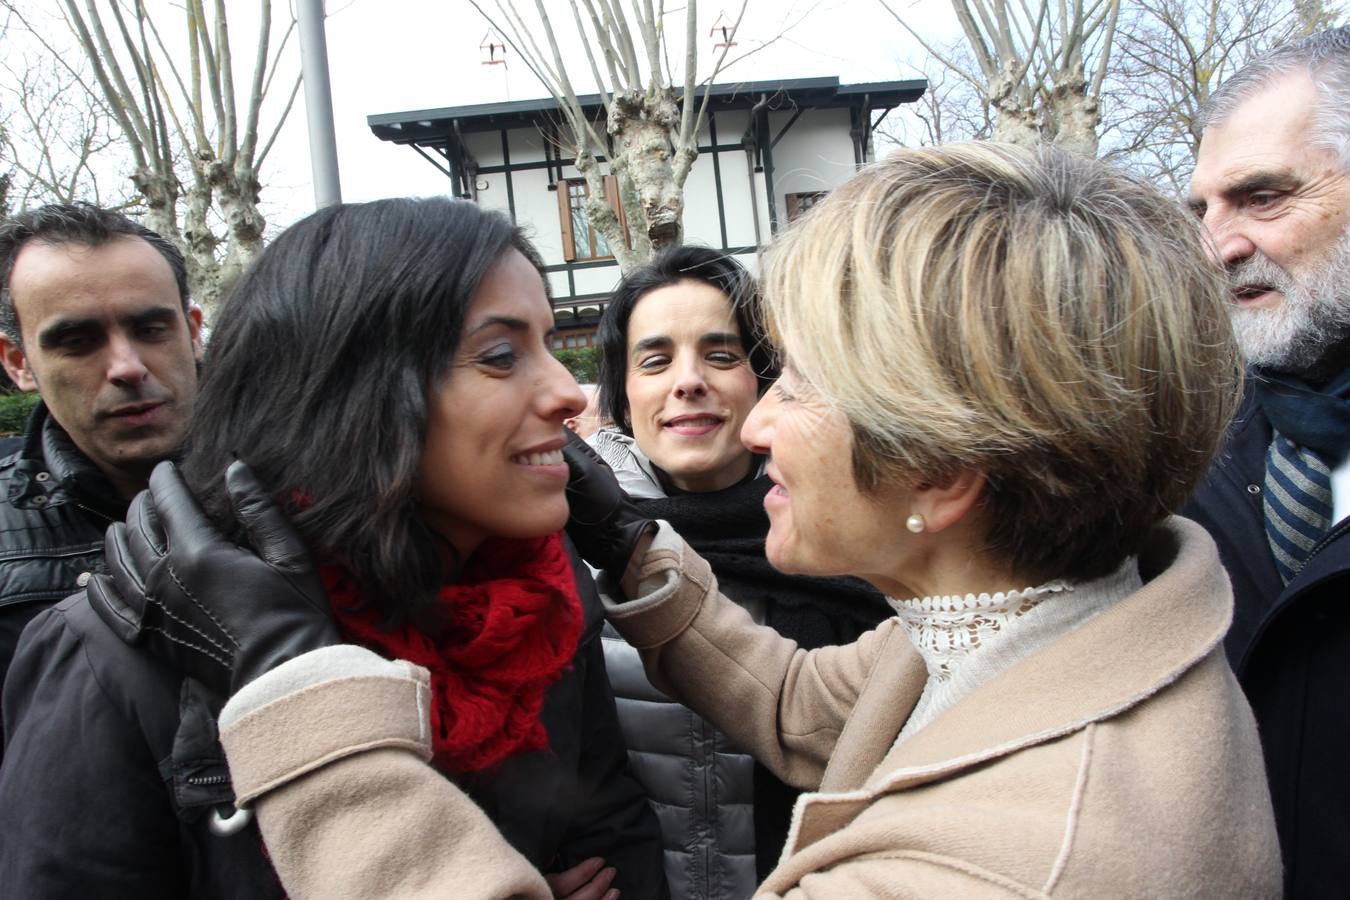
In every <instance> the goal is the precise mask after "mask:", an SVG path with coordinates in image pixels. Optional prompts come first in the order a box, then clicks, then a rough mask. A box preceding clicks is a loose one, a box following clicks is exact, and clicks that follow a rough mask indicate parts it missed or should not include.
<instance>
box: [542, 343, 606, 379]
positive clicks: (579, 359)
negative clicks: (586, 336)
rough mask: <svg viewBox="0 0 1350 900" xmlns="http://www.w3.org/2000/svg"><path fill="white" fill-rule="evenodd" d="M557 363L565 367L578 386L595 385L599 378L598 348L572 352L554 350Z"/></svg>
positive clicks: (585, 348)
mask: <svg viewBox="0 0 1350 900" xmlns="http://www.w3.org/2000/svg"><path fill="white" fill-rule="evenodd" d="M553 355H554V356H555V357H557V358H558V362H560V363H562V364H563V365H564V366H566V367H567V371H569V372H571V373H572V377H573V378H575V379H576V380H577V382H578V383H579V384H595V382H596V380H597V379H598V378H599V377H600V348H598V347H578V348H576V349H574V350H554V351H553Z"/></svg>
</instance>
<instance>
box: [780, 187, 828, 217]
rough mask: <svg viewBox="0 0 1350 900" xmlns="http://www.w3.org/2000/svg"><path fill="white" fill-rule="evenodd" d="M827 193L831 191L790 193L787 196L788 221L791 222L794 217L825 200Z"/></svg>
mask: <svg viewBox="0 0 1350 900" xmlns="http://www.w3.org/2000/svg"><path fill="white" fill-rule="evenodd" d="M827 193H829V191H801V192H799V193H796V194H788V195H787V197H786V199H787V217H788V221H789V222H791V221H792V220H793V219H795V218H797V217H798V216H800V215H801V214H802V213H804V212H806V211H807V210H808V209H810V208H811V207H813V206H815V205H816V204H817V203H819V202H820V201H822V200H824V199H825V195H826V194H827Z"/></svg>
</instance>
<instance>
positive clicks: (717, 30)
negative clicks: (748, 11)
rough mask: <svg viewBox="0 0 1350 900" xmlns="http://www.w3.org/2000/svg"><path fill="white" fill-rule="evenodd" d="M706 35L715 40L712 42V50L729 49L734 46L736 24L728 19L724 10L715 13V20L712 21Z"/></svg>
mask: <svg viewBox="0 0 1350 900" xmlns="http://www.w3.org/2000/svg"><path fill="white" fill-rule="evenodd" d="M708 37H711V38H715V39H716V40H717V43H715V44H713V51H714V52H716V51H718V50H729V49H731V48H732V47H735V46H736V40H735V38H736V24H735V23H734V22H731V21H728V19H727V14H726V11H725V10H723V11H721V12H719V13H718V14H717V21H716V22H713V26H712V29H711V30H710V31H709V32H708Z"/></svg>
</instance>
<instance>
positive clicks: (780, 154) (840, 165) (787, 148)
mask: <svg viewBox="0 0 1350 900" xmlns="http://www.w3.org/2000/svg"><path fill="white" fill-rule="evenodd" d="M789 119H791V113H789V112H777V113H770V114H769V131H770V133H771V134H772V135H777V134H778V132H779V131H781V130H782V128H783V126H784V125H786V124H787V123H788V121H789ZM848 132H849V116H848V110H847V109H814V110H810V111H808V112H805V113H803V114H802V116H801V118H799V119H798V120H797V121H796V122H794V123H793V124H792V127H791V128H790V129H789V130H788V132H787V134H786V135H784V136H783V139H782V140H781V141H779V143H778V146H777V147H774V148H773V180H774V202H775V203H776V204H777V207H778V224H779V227H782V226H783V225H785V224H787V195H788V194H795V193H801V192H805V191H829V190H833V189H834V188H836V187H838V186H839V185H840V184H843V183H844V182H845V181H847V180H848V179H849V178H850V177H851V176H852V175H853V174H854V172H856V171H857V169H856V168H855V166H854V163H853V139H852V138H851V137H850V136H849V133H848Z"/></svg>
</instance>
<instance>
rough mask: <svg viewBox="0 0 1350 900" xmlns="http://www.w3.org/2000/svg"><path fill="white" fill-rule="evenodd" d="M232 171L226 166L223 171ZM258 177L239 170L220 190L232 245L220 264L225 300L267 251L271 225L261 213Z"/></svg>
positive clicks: (239, 167) (221, 294)
mask: <svg viewBox="0 0 1350 900" xmlns="http://www.w3.org/2000/svg"><path fill="white" fill-rule="evenodd" d="M220 168H221V169H222V170H224V171H228V170H227V169H225V167H224V166H221V167H220ZM259 189H260V186H259V184H258V178H257V174H256V173H255V172H254V171H253V170H252V169H251V168H248V167H246V166H242V165H241V166H236V167H235V169H234V171H233V172H231V173H230V174H229V175H228V177H224V178H222V180H221V183H220V184H219V186H218V187H217V188H216V199H217V202H218V203H219V204H220V211H221V213H222V214H223V215H224V217H225V228H226V234H227V235H228V243H227V244H226V249H225V259H224V261H223V262H222V263H221V264H220V273H219V291H220V296H221V297H224V296H225V295H226V294H227V293H228V292H229V290H230V288H232V287H233V286H234V283H235V282H236V281H237V280H238V279H239V276H240V275H242V274H243V273H244V270H245V269H247V268H248V267H249V265H250V264H252V262H253V260H254V259H256V258H257V256H258V254H259V253H261V252H262V248H263V229H264V228H266V226H267V222H266V220H265V219H264V218H263V216H262V213H260V212H259V211H258V192H259Z"/></svg>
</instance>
